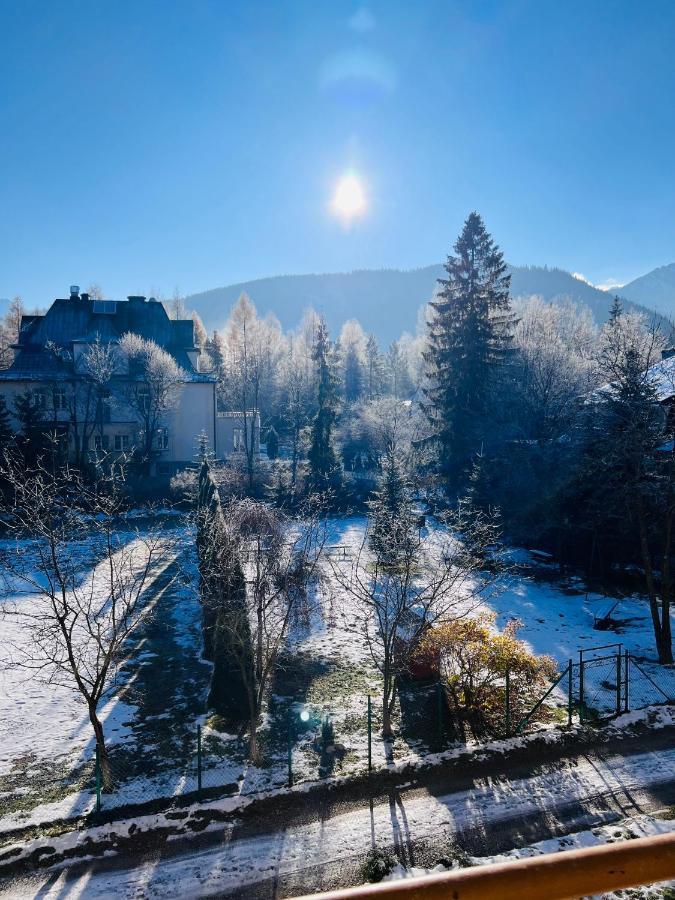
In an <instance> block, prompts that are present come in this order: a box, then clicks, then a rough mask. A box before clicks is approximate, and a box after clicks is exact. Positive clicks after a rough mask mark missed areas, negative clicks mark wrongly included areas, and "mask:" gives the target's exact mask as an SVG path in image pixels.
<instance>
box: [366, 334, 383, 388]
mask: <svg viewBox="0 0 675 900" xmlns="http://www.w3.org/2000/svg"><path fill="white" fill-rule="evenodd" d="M365 380H366V385H365V391H366V397H367V398H368V400H375V399H376V398H377V397H379V396H380V395H381V394H382V385H383V383H384V366H383V364H382V356H381V354H380V348H379V347H378V345H377V338H376V337H375V335H374V334H369V335H368V342H367V343H366V372H365Z"/></svg>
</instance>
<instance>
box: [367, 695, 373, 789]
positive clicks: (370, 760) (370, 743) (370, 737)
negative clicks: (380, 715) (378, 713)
mask: <svg viewBox="0 0 675 900" xmlns="http://www.w3.org/2000/svg"><path fill="white" fill-rule="evenodd" d="M372 769H373V701H372V699H371V696H370V694H368V771H369V772H372Z"/></svg>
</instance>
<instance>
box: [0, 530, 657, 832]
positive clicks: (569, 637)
mask: <svg viewBox="0 0 675 900" xmlns="http://www.w3.org/2000/svg"><path fill="white" fill-rule="evenodd" d="M178 525H179V527H182V526H181V525H180V523H178ZM167 527H176V523H174V525H173V526H170V525H167ZM329 527H330V534H329V540H328V543H329V544H330V545H331V546H344V547H346V548H347V551H348V552H353V551H354V550H355V549H356V548H357V547H358V546H359V545H360V544H361V542H362V539H363V533H364V527H365V519H364V518H363V517H351V518H336V519H333V520H332V521H331V522H330V526H329ZM430 539H432V540H433V532H431V533H430ZM75 549H76V550H77V551H78V552H81V553H82V554H83V564H84V563H85V561H86V547H83V548H79V549H78V548H75ZM181 551H182V556H183V563H184V565H185V568H186V571H187V576H188V580H187V582H184V583H182V584H179V583H175V584H174V585H173V586H172V587H171V589H170V590H168V591H164V592H163V591H162V589H161V586H160V587H159V589H158V595H159V596H158V598H157V614H156V616H155V618H154V619H153V620H152V621H151V623H150V625H149V626H148V627H144V628H143V630H142V631H141V632H139V636H138V640H137V642H136V644H135V646H134V647H133V648H130V654H129V660H128V662H127V664H126V665H125V666H124V667H123V669H122V670H121V671H120V673H119V677H118V681H117V684H116V685H114V686H113V688H112V690H111V692H110V696H109V698H108V700H107V702H106V705H105V708H104V714H103V717H104V720H105V727H106V732H107V735H108V739H109V741H110V742H111V746H112V748H113V750H114V749H115V748H117V750H118V751H119V752H118V760H119V764H120V769H119V774H120V778H119V783H118V787H117V790H116V792H115V793H114V794H113V795H106V796H104V798H103V799H104V805H105V806H106V807H107V808H111V807H112V806H121V805H124V804H127V803H133V802H139V801H142V800H147V799H151V798H153V797H166V796H172V795H173V794H180V793H186V792H188V791H191V790H194V789H195V788H196V786H197V783H196V760H195V751H196V725H197V723H198V722H199V723H201V724H202V726H203V763H204V774H203V786H204V788H205V789H206V790H208V789H210V788H213V789H221V790H222V789H223V788H226V789H229V791H230V792H231V793H232V794H249V793H251V792H253V791H258V790H261V789H269V788H274V787H280V786H282V785H284V784H285V783H286V779H287V752H288V747H287V725H288V717H289V710H290V715H291V717H292V723H293V728H294V730H295V735H294V737H295V739H294V741H293V747H292V762H293V772H294V779H295V780H296V781H301V780H303V779H312V780H314V779H317V778H318V777H319V763H320V759H319V755H318V753H317V752H316V750H315V749H314V747H313V744H312V741H313V738H314V736H315V735H316V733H317V731H318V727H319V723H320V721H321V719H322V718H323V717H324V716H329V717H330V718H331V720H332V721H333V724H334V728H335V739H336V742H337V743H338V744H339V745H340V746H341V748H342V754H341V758H339V759H337V760H336V761H335V765H334V769H333V771H332V773H331V774H335V775H344V774H349V773H354V772H359V771H364V770H365V768H366V767H367V697H368V694H369V693H370V694H371V695H372V698H373V717H374V728H373V745H372V753H373V764H374V765H375V766H376V767H380V766H385V765H391V759H390V758H388V750H389V748H388V747H386V746H385V745H384V743H383V742H382V740H381V739H380V738H379V737H378V733H377V729H378V721H379V695H380V690H379V686H380V678H379V674H378V672H377V670H376V669H375V667H374V665H373V663H372V660H371V659H370V656H369V652H368V648H367V645H366V642H365V640H364V637H363V634H362V633H361V629H360V626H359V615H358V611H357V610H356V609H355V608H354V605H353V603H354V601H353V600H352V599H351V598H350V597H349V596H346V595H345V594H344V593H342V592H340V590H339V589H338V588H337V586H336V585H335V584H334V582H332V580H331V578H330V577H329V575H328V573H329V567H326V572H327V578H326V581H325V583H324V584H323V585H322V586H321V587H320V588H319V595H318V598H317V599H318V605H317V607H316V608H315V609H313V610H312V611H311V614H310V615H308V616H306V617H303V616H299V617H298V620H297V621H296V622H294V623H293V628H292V631H291V634H290V637H289V645H288V657H289V661H290V664H289V665H288V666H287V667H286V669H285V670H284V671H283V672H282V673H280V675H279V676H278V677H277V679H276V681H275V683H274V684H273V686H272V695H271V698H270V703H269V706H268V709H267V711H266V713H265V717H264V722H263V726H262V728H261V732H260V739H261V747H262V749H263V752H264V760H263V763H262V764H261V765H260V766H259V767H253V766H250V765H248V764H247V762H246V744H245V741H244V740H243V739H242V737H241V736H239V735H234V734H229V733H226V731H225V730H224V727H223V725H222V723H220V722H219V721H218V720H217V719H214V718H212V717H208V716H207V715H206V711H205V700H206V691H207V686H208V678H209V673H210V666H209V665H207V664H205V663H204V662H203V661H202V660H201V652H202V637H201V611H200V607H199V601H198V597H197V578H196V567H195V555H194V546H193V535H192V533H191V532H190V531H185V532H184V535H183V544H182V547H181ZM518 555H519V556H520V557H521V558H522V557H523V554H518ZM544 574H545V573H544ZM549 574H550V578H547V577H539V576H537V577H536V578H535V577H534V576H530V575H525V574H520V575H518V576H516V577H513V578H509V579H508V581H505V582H504V583H503V585H502V588H503V590H502V592H501V593H499V594H498V595H497V596H495V597H493V598H492V599H491V600H490V606H491V608H492V609H493V610H494V611H495V612H496V613H497V626H498V627H503V626H504V624H505V623H506V622H507V621H508V620H509V619H510V618H514V617H515V618H518V619H520V620H521V621H522V622H523V629H522V631H521V636H522V637H523V638H524V639H525V640H526V641H527V642H528V643H529V645H530V646H531V647H532V649H533V650H534V651H536V652H537V653H549V654H551V655H552V656H554V657H555V659H556V660H557V661H558V663H559V665H560V666H561V669H562V667H564V666H565V665H566V663H567V661H568V660H569V659H570V658H575V659H576V655H577V651H578V650H579V648H580V647H591V646H596V645H598V644H605V643H609V642H611V641H614V640H618V641H621V642H623V644H624V646H625V647H626V648H627V649H628V650H630V652H631V653H633V654H636V655H637V656H639V657H648V658H651V659H652V660H653V658H654V653H653V637H652V633H651V624H650V619H649V611H648V608H647V605H646V603H645V602H644V601H642V600H640V599H638V598H632V599H630V600H624V601H622V603H621V604H620V606H619V608H618V609H617V611H616V613H615V616H617V617H618V618H620V619H622V620H623V621H624V623H625V624H624V626H623V628H622V632H621V634H619V635H615V634H613V633H611V632H599V631H595V630H594V629H593V617H594V615H597V614H601V613H604V612H605V611H606V609H607V607H608V606H609V605H610V601H608V600H607V599H606V598H605V597H603V596H601V595H599V594H594V593H588V594H587V593H586V590H585V588H584V586H583V585H582V584H581V583H579V582H578V581H576V582H575V581H571V582H567V583H565V584H561V583H559V582H557V581H556V580H555V574H556V573H555V571H554V570H551V571H550V573H549ZM22 602H28V601H22ZM1 654H2V648H1V647H0V655H1ZM643 665H644V667H645V668H646V669H647V671H654V672H655V671H657V670H658V668H659V667H658V666H657V665H656V664H655V663H653V662H652V663H649V662H645V663H643ZM645 684H646V682H640V681H638V680H636V681H635V682H634V684H633V685H632V692H631V693H632V701H633V705H634V706H637V705H642V704H643V703H645V702H652V703H653V702H655V700H656V701H658V699H659V698H658V697H656V698H655V697H654V693H653V690H651V689H650V690H649V691H648V690H646V689H645V687H644V685H645ZM641 685H642V686H641ZM641 691H642V692H643V693H644V696H642V695H641V693H640V692H641ZM557 702H558V703H560V704H561V705H563V704H564V702H565V698H564V696H563V695H562V694H559V695H558V696H557ZM304 708H306V709H307V710H308V711H309V713H310V722H309V723H308V725H307V726H302V725H301V724H300V718H299V713H300V711H301V710H302V709H304ZM436 736H437V727H436V706H435V698H434V694H433V691H432V690H430V689H429V688H425V687H424V686H421V687H420V688H419V689H418V691H417V692H416V693H415V694H414V695H410V696H409V697H408V698H407V699H406V703H405V708H404V709H403V716H402V720H401V719H399V734H398V736H397V738H396V741H395V743H394V746H393V756H394V762H400V761H401V760H404V759H406V760H411V761H414V760H416V759H420V758H423V757H426V756H427V755H428V753H429V752H430V750H438V749H439V747H438V745H437V744H436V743H435V741H436ZM92 755H93V742H92V736H91V729H90V726H89V723H88V720H87V717H86V712H85V710H84V707H83V705H82V704H81V702H80V701H79V700H78V699H77V698H76V696H75V695H73V694H70V693H68V692H67V691H64V690H63V689H59V688H49V689H46V688H45V687H44V686H42V685H38V684H37V683H35V682H30V681H29V682H26V681H25V678H24V676H23V675H19V674H17V673H15V672H0V816H2V818H1V820H0V830H4V829H6V828H8V827H10V826H12V825H18V824H28V823H29V822H33V821H40V820H48V819H50V818H55V817H58V816H62V815H70V814H74V813H76V812H78V811H84V810H86V809H90V808H91V807H92V804H93V796H92V793H91V783H90V782H89V784H88V785H87V788H86V790H85V791H84V792H83V793H79V794H78V793H77V792H76V791H77V785H72V786H71V787H70V788H68V789H65V788H64V787H63V786H61V788H60V789H59V790H58V791H57V792H56V793H54V790H53V783H54V780H55V777H56V776H58V775H62V774H63V772H64V771H67V770H69V769H72V768H73V767H75V768H77V767H78V766H82V765H83V764H85V763H86V764H88V765H89V766H90V764H91V758H92ZM85 775H86V776H89V777H90V770H87V771H86V773H83V775H82V778H83V779H84V778H85ZM70 791H72V793H71V792H70ZM38 804H39V805H38ZM3 807H4V814H3ZM10 813H11V814H10Z"/></svg>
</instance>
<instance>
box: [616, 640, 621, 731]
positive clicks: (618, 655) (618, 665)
mask: <svg viewBox="0 0 675 900" xmlns="http://www.w3.org/2000/svg"><path fill="white" fill-rule="evenodd" d="M621 656H622V653H621V650H617V651H616V714H617V716H618V715H620V714H621Z"/></svg>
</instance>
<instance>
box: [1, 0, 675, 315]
mask: <svg viewBox="0 0 675 900" xmlns="http://www.w3.org/2000/svg"><path fill="white" fill-rule="evenodd" d="M0 36H1V48H2V52H1V53H0V123H1V125H2V128H1V132H0V134H1V137H0V210H1V211H2V215H1V218H0V297H10V296H13V295H14V294H20V295H22V296H23V297H24V298H25V300H26V301H27V302H28V303H29V304H43V305H44V304H46V303H48V302H49V301H50V300H51V298H53V297H54V296H56V295H63V294H64V291H66V290H67V286H68V285H69V284H70V283H73V282H75V283H79V284H81V285H83V286H84V285H87V284H88V283H90V282H92V281H97V282H99V283H100V284H101V285H102V286H103V288H104V290H105V292H106V294H107V295H108V296H112V297H117V296H124V295H126V294H129V293H135V292H142V293H149V292H162V293H164V294H171V293H172V292H173V291H174V289H175V288H178V289H179V290H181V291H183V292H185V293H191V292H194V291H199V290H204V289H208V288H210V287H216V286H219V285H223V284H229V283H232V282H236V281H240V280H245V279H249V278H255V277H260V276H264V275H274V274H282V273H297V272H322V271H344V270H350V269H355V268H364V267H382V266H387V267H403V268H409V267H414V266H419V265H427V264H429V263H432V262H436V261H440V260H441V259H443V258H444V256H445V254H446V253H447V251H448V250H449V248H450V246H451V244H452V242H453V241H454V238H455V236H456V234H457V232H458V230H459V228H460V227H461V223H462V221H463V220H464V218H465V217H466V215H467V213H468V212H469V211H471V210H472V209H477V210H478V211H479V212H481V213H482V215H483V217H484V218H485V220H486V224H487V226H488V228H489V229H490V230H491V231H492V233H493V235H494V237H495V238H496V240H497V241H498V242H499V243H500V245H501V246H502V248H503V249H504V251H505V253H506V255H507V258H508V259H509V261H511V262H514V263H517V264H523V263H533V264H544V263H546V264H549V265H558V266H562V267H564V268H568V269H570V270H572V271H575V272H581V273H583V274H584V275H585V276H586V277H588V278H589V279H591V280H592V281H593V282H595V283H602V282H606V281H608V280H616V281H618V282H624V281H627V280H630V279H631V278H633V277H635V276H637V275H639V274H642V273H643V272H645V271H647V270H649V269H651V268H653V267H655V266H657V265H662V264H665V263H669V262H672V261H673V260H675V231H674V229H673V222H674V213H675V166H674V160H675V121H674V119H675V104H674V103H673V97H674V96H675V65H673V62H672V54H673V48H674V47H675V3H672V2H659V0H649V2H637V0H636V2H630V3H626V2H620V0H611V2H610V0H605V2H594V0H590V2H589V0H586V2H578V3H577V2H574V0H565V2H553V0H536V2H529V0H513V2H503V3H489V2H486V3H482V2H473V0H472V2H469V0H466V2H462V3H453V2H450V0H444V2H432V0H416V2H412V0H408V2H393V0H391V2H386V3H385V2H382V3H379V2H374V3H372V4H368V5H367V6H363V5H361V4H359V3H348V2H344V3H343V2H328V0H314V2H294V0H286V2H281V0H280V2H275V3H267V2H255V0H248V2H238V0H217V2H215V0H214V2H209V0H192V2H188V0H182V2H177V0H160V2H147V0H136V2H133V3H132V2H125V0H115V2H114V3H110V2H98V0H89V2H76V0H69V2H64V0H50V2H33V0H21V2H17V0H0ZM349 169H352V170H354V171H356V172H358V174H359V176H360V178H361V179H362V182H363V184H364V187H365V191H366V195H367V201H368V210H367V213H366V214H365V215H364V216H362V217H361V218H360V219H359V220H358V221H355V222H353V223H352V224H351V225H350V226H349V227H345V226H344V224H343V223H341V222H340V221H339V220H337V219H336V218H335V217H334V216H332V215H331V214H330V211H329V204H330V199H331V195H332V192H333V190H334V187H335V184H336V182H337V181H338V179H339V178H340V176H341V175H342V174H343V173H344V172H345V171H347V170H349Z"/></svg>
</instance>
